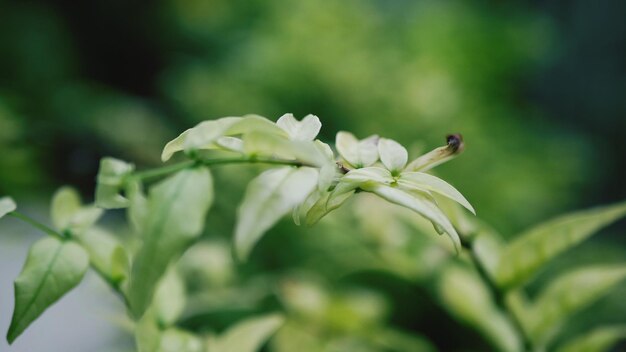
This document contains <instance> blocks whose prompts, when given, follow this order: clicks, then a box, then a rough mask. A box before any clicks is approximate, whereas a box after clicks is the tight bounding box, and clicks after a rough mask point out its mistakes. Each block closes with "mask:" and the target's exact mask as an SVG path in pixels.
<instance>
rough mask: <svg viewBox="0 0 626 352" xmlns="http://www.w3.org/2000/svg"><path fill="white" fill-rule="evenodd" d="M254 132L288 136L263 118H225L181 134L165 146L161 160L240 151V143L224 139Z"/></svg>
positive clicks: (251, 116) (197, 126)
mask: <svg viewBox="0 0 626 352" xmlns="http://www.w3.org/2000/svg"><path fill="white" fill-rule="evenodd" d="M253 131H256V132H263V133H265V134H274V135H280V136H285V137H286V135H287V134H286V132H285V131H283V130H282V129H281V128H280V127H278V126H276V124H274V123H273V122H272V121H270V120H268V119H266V118H264V117H261V116H257V115H246V116H244V117H223V118H220V119H217V120H210V121H204V122H201V123H200V124H198V125H196V126H195V127H192V128H190V129H188V130H186V131H185V132H183V133H181V134H180V135H179V136H178V137H176V138H175V139H173V140H172V141H170V142H169V143H167V145H165V148H164V149H163V153H162V154H161V159H162V160H163V161H167V160H169V159H170V158H171V157H172V155H173V154H174V153H176V152H179V151H183V150H187V151H189V150H197V149H215V148H225V149H228V150H233V149H234V150H236V151H240V149H239V148H240V146H239V145H238V144H239V143H238V142H234V141H233V140H229V139H223V137H225V136H236V135H244V134H247V133H250V132H253Z"/></svg>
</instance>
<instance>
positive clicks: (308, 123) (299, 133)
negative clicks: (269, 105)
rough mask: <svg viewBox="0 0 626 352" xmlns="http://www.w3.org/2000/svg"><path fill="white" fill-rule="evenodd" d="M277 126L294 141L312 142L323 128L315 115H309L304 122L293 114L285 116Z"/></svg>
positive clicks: (277, 122)
mask: <svg viewBox="0 0 626 352" xmlns="http://www.w3.org/2000/svg"><path fill="white" fill-rule="evenodd" d="M276 125H278V127H280V128H282V129H283V130H284V131H285V132H287V134H288V135H289V139H291V140H294V141H312V140H314V139H315V137H317V134H318V133H319V132H320V129H321V128H322V123H321V122H320V119H319V118H318V117H317V116H315V115H307V116H306V117H305V118H304V119H302V121H298V120H296V118H295V117H294V116H293V114H285V115H283V116H281V117H280V118H279V119H278V121H276Z"/></svg>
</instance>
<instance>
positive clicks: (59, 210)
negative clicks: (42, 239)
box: [50, 186, 83, 229]
mask: <svg viewBox="0 0 626 352" xmlns="http://www.w3.org/2000/svg"><path fill="white" fill-rule="evenodd" d="M82 206H83V204H82V202H81V200H80V195H79V194H78V191H76V189H74V188H72V187H67V186H65V187H61V188H59V189H58V190H57V191H56V192H55V193H54V195H53V196H52V204H51V206H50V218H51V219H52V224H53V225H54V227H55V228H57V229H66V228H67V227H68V225H69V223H70V221H72V218H73V217H74V215H75V214H76V213H77V212H78V211H79V210H80V209H81V208H82Z"/></svg>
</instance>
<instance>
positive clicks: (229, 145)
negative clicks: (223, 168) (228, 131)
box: [215, 136, 243, 153]
mask: <svg viewBox="0 0 626 352" xmlns="http://www.w3.org/2000/svg"><path fill="white" fill-rule="evenodd" d="M215 144H216V145H217V146H219V147H220V148H222V149H224V150H230V151H232V152H238V153H243V141H242V140H241V138H236V137H228V136H226V137H220V138H218V139H217V141H215Z"/></svg>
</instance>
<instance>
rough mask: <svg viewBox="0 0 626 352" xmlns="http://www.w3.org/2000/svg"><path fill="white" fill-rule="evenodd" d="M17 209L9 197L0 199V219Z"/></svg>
mask: <svg viewBox="0 0 626 352" xmlns="http://www.w3.org/2000/svg"><path fill="white" fill-rule="evenodd" d="M15 209H17V205H16V204H15V201H14V200H13V198H11V197H2V198H0V218H2V217H4V216H5V215H7V214H8V213H11V212H13V211H15Z"/></svg>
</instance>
